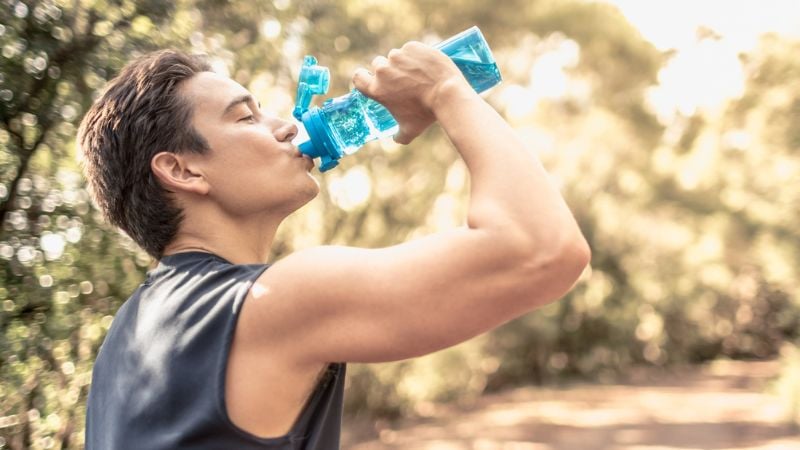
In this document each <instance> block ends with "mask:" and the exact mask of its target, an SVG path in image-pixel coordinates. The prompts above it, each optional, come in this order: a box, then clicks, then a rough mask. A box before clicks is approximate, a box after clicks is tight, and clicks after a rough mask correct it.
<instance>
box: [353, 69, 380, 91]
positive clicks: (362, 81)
mask: <svg viewBox="0 0 800 450" xmlns="http://www.w3.org/2000/svg"><path fill="white" fill-rule="evenodd" d="M374 79H375V75H373V74H371V73H370V72H369V71H368V70H367V69H365V68H363V67H359V68H358V69H356V72H355V73H354V74H353V86H355V88H356V89H358V90H359V91H361V92H363V93H364V94H366V95H367V96H369V95H370V94H371V93H372V90H371V87H372V81H373V80H374Z"/></svg>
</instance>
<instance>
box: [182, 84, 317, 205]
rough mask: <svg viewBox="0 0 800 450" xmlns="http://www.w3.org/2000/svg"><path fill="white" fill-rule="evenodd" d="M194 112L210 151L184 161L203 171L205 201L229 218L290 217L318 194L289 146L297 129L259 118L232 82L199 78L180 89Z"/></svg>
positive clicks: (304, 163) (307, 165)
mask: <svg viewBox="0 0 800 450" xmlns="http://www.w3.org/2000/svg"><path fill="white" fill-rule="evenodd" d="M181 94H182V95H184V96H185V97H186V98H187V99H188V100H189V101H190V102H191V104H192V106H193V108H194V117H193V118H192V123H193V125H194V128H195V130H197V132H198V133H200V134H201V135H202V136H203V137H204V138H205V139H206V141H207V142H208V145H209V146H210V147H211V151H209V152H207V153H206V154H204V155H186V154H184V155H186V156H187V157H189V158H192V159H193V160H194V162H195V164H198V165H199V167H201V170H202V172H203V174H204V176H205V177H206V180H207V181H208V183H209V184H210V186H211V189H210V192H209V196H210V198H211V199H213V200H214V201H215V202H216V203H217V204H218V205H219V206H220V207H221V208H223V209H224V210H225V211H226V212H227V213H229V214H231V215H233V216H245V215H249V214H253V213H261V212H269V213H278V214H289V213H291V212H292V211H294V210H296V209H298V208H299V207H301V206H302V205H304V204H305V203H307V202H308V201H309V200H311V199H312V198H314V197H315V196H316V195H317V194H318V193H319V184H318V183H317V181H316V180H315V179H314V178H313V177H312V176H311V174H310V173H309V170H311V168H313V162H312V161H311V159H309V158H307V157H303V156H302V154H301V153H300V152H299V151H298V150H297V148H296V147H295V146H294V145H292V143H291V140H292V138H293V137H294V136H295V135H296V134H297V127H296V126H295V125H294V124H293V123H291V122H287V121H285V120H282V119H279V118H277V117H274V116H271V115H268V114H266V113H263V112H262V111H261V110H260V108H259V106H258V103H257V101H256V100H255V99H254V98H253V97H252V96H251V95H250V93H249V92H248V91H247V90H246V89H245V88H244V87H242V86H241V85H239V84H238V83H236V82H235V81H233V80H231V79H230V78H227V77H224V76H221V75H218V74H215V73H212V72H201V73H199V74H196V75H194V76H193V77H192V78H190V79H189V80H187V81H186V82H184V84H183V85H182V86H181Z"/></svg>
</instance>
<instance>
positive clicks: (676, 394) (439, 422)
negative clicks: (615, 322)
mask: <svg viewBox="0 0 800 450" xmlns="http://www.w3.org/2000/svg"><path fill="white" fill-rule="evenodd" d="M776 371H777V365H776V364H775V363H769V362H751V363H742V362H725V363H715V364H713V365H711V366H706V367H702V368H694V369H687V370H684V371H679V372H676V373H673V374H670V375H669V376H667V375H665V374H663V373H656V372H644V373H641V374H638V375H637V376H634V377H632V378H634V380H632V381H631V382H630V383H626V384H619V385H585V384H584V385H576V386H572V387H567V388H563V389H552V388H548V389H541V388H521V389H515V390H511V391H508V392H504V393H500V394H496V395H490V396H486V397H484V398H481V399H480V400H479V401H478V402H477V403H476V404H475V405H473V406H472V407H470V408H454V407H444V406H437V407H434V408H432V410H431V414H430V417H427V418H424V419H415V420H408V421H403V422H400V423H397V424H382V425H379V426H374V425H367V424H363V423H361V424H359V423H349V424H345V431H344V439H343V445H342V448H343V449H352V450H385V449H403V450H411V449H414V450H696V449H713V450H722V449H735V450H756V449H758V450H800V432H799V431H798V430H797V429H795V428H792V427H791V426H789V425H787V424H786V422H785V419H784V418H785V411H784V407H783V405H782V403H781V402H780V399H778V398H776V397H774V396H771V395H769V394H766V393H764V392H765V390H766V387H767V385H768V383H769V380H770V378H771V377H772V376H773V375H774V374H775V373H776Z"/></svg>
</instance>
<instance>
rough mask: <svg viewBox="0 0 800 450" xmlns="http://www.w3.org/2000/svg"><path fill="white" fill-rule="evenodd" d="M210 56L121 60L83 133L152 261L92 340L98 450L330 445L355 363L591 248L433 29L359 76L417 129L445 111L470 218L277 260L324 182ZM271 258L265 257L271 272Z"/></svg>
mask: <svg viewBox="0 0 800 450" xmlns="http://www.w3.org/2000/svg"><path fill="white" fill-rule="evenodd" d="M208 69H209V68H208V66H207V65H205V64H204V63H203V62H202V61H200V60H198V59H196V58H193V57H189V56H186V55H183V54H181V53H177V52H172V51H164V52H159V53H155V54H151V55H148V56H146V57H144V58H142V59H140V60H138V61H135V62H134V63H132V64H131V65H129V66H128V67H126V68H125V69H124V70H123V71H122V72H121V74H120V75H119V76H118V77H117V78H116V79H115V80H113V81H112V82H111V83H110V85H109V87H108V89H107V90H106V92H105V93H104V94H103V96H102V97H101V98H100V99H99V100H98V101H97V102H96V104H95V105H94V106H93V107H92V109H91V110H90V111H89V112H88V113H87V115H86V117H85V118H84V120H83V123H82V125H81V129H80V131H79V143H80V147H81V149H82V152H83V155H84V161H85V168H86V173H87V177H88V179H89V182H90V186H91V189H92V192H93V195H94V197H95V199H96V201H97V204H98V205H99V207H100V208H101V209H102V210H103V212H104V213H105V215H106V217H107V218H108V219H109V220H110V221H111V223H113V224H115V225H117V226H119V227H120V228H122V230H124V231H125V232H126V233H128V234H129V235H130V236H131V237H132V238H133V239H134V240H135V241H136V242H137V243H138V244H139V245H141V246H142V247H143V248H144V249H145V250H147V251H148V252H149V253H150V254H151V255H152V256H153V257H155V258H156V259H158V260H159V265H158V267H157V268H155V269H154V270H152V271H151V272H149V273H148V277H147V279H146V280H145V282H144V283H143V284H142V286H140V287H139V289H138V290H137V291H136V292H135V293H134V294H133V295H132V296H131V298H130V299H129V300H128V301H127V302H126V303H125V304H124V305H123V306H122V308H121V309H120V311H119V312H118V314H117V316H116V318H115V319H114V323H113V325H112V327H111V329H110V330H109V333H108V336H107V338H106V340H105V341H104V344H103V347H102V349H101V351H100V353H99V355H98V358H97V361H96V364H95V370H94V374H93V384H92V388H91V391H90V395H89V402H88V412H87V431H86V442H87V448H88V449H124V448H131V449H148V450H155V449H176V448H181V449H184V448H185V449H189V448H191V449H261V448H270V449H337V448H339V429H340V424H341V407H342V391H343V378H344V368H345V365H344V363H346V362H382V361H394V360H400V359H405V358H411V357H415V356H420V355H424V354H427V353H431V352H434V351H437V350H439V349H443V348H446V347H449V346H452V345H454V344H457V343H459V342H462V341H464V340H467V339H469V338H471V337H473V336H476V335H478V334H480V333H483V332H485V331H487V330H490V329H492V328H494V327H496V326H498V325H500V324H502V323H504V322H506V321H508V320H510V319H512V318H514V317H517V316H519V315H522V314H524V313H525V312H527V311H530V310H532V309H535V308H537V307H539V306H541V305H544V304H546V303H548V302H551V301H553V300H555V299H557V298H559V297H561V296H563V295H564V294H565V293H566V292H567V291H568V290H569V289H570V288H571V287H572V285H573V283H574V282H575V280H576V279H577V278H578V276H579V275H580V273H581V272H582V270H583V268H584V267H585V266H586V264H587V263H588V261H589V253H590V252H589V248H588V246H587V244H586V242H585V240H584V238H583V236H582V235H581V232H580V230H579V229H578V226H577V225H576V223H575V221H574V219H573V217H572V215H571V214H570V211H569V209H568V208H567V206H566V204H565V202H564V201H563V199H562V198H561V196H560V194H559V192H558V190H557V188H556V187H555V186H553V184H552V183H551V182H550V180H549V179H548V175H547V173H546V172H545V170H544V169H543V168H542V166H541V164H540V163H539V161H538V160H537V158H536V157H535V156H534V154H533V153H532V152H530V151H529V150H528V149H526V146H525V144H524V143H523V142H522V141H521V140H520V138H519V137H518V136H517V135H516V133H515V132H514V130H513V129H511V127H510V126H509V125H508V124H507V123H506V122H505V121H504V120H503V119H502V118H501V117H500V116H499V115H498V114H497V113H496V112H495V111H494V110H493V109H492V108H491V107H490V106H489V105H488V104H487V103H485V102H484V101H483V100H482V99H481V98H480V97H479V96H478V95H477V94H476V93H475V92H474V91H473V90H472V88H471V87H470V86H469V84H468V83H467V82H466V81H465V79H464V78H463V76H462V75H461V73H460V72H459V71H458V69H457V68H456V66H455V65H454V64H453V63H452V62H451V61H450V60H449V59H448V58H447V57H446V56H444V54H442V53H440V52H439V51H437V50H434V49H432V48H430V47H428V46H425V45H423V44H420V43H413V42H412V43H408V44H406V45H404V46H403V47H402V49H394V50H392V51H391V52H389V54H388V57H386V58H385V57H377V58H375V60H374V61H373V62H372V70H371V72H368V71H367V70H365V69H361V70H358V71H357V72H356V73H355V75H354V77H353V83H354V84H355V86H356V88H358V89H359V90H361V91H362V92H364V94H366V95H367V96H369V97H371V98H374V99H375V100H377V101H379V102H381V103H382V104H384V105H385V106H386V107H387V108H388V109H389V110H390V111H391V112H392V114H393V115H394V117H395V118H396V119H397V121H398V123H399V124H400V132H399V133H398V135H397V136H396V137H395V140H397V141H398V142H400V143H403V144H407V143H409V142H411V141H412V140H413V139H414V138H415V137H417V136H418V135H419V134H420V133H422V132H423V131H424V130H425V129H426V128H427V127H428V126H429V125H431V124H432V123H433V122H434V121H438V122H439V124H440V125H441V127H442V128H443V129H444V131H445V132H446V133H447V135H448V136H449V138H450V140H451V141H452V143H453V145H454V146H455V148H456V150H457V151H458V152H459V153H460V155H461V156H462V158H463V159H464V162H465V163H466V165H467V167H468V169H469V172H470V175H471V180H472V185H471V186H472V187H471V199H470V204H469V213H468V216H467V218H466V226H465V227H463V228H459V229H454V230H447V231H442V232H440V233H437V234H434V235H430V236H427V237H425V238H422V239H418V240H413V241H410V242H406V243H403V244H400V245H396V246H393V247H389V248H382V249H360V248H350V247H340V246H322V247H316V248H311V249H308V250H303V251H299V252H296V253H294V254H292V255H290V256H287V257H285V258H283V259H282V260H280V261H277V262H275V263H274V264H272V265H270V266H269V268H268V269H267V265H266V262H267V259H268V255H269V251H270V246H271V245H272V241H273V237H274V235H275V232H276V229H277V228H278V225H279V224H280V223H281V221H282V220H283V219H284V218H286V217H287V216H288V215H289V214H291V213H292V212H294V211H296V210H297V209H298V208H300V207H301V206H303V205H304V204H305V203H307V202H308V201H310V200H311V199H313V198H314V197H315V196H316V195H317V193H318V190H319V186H318V184H317V182H316V181H315V179H314V178H313V177H312V176H311V175H310V174H309V171H310V170H311V169H312V167H313V163H312V161H311V160H310V159H308V158H307V157H304V156H302V155H301V154H300V153H299V152H298V150H297V148H296V147H294V146H293V145H292V144H291V140H292V138H293V137H294V136H295V134H296V131H297V130H296V128H295V126H294V125H293V124H292V123H290V122H287V121H284V120H282V119H279V118H276V117H273V116H271V115H268V114H267V113H265V112H263V111H261V110H260V108H259V105H258V103H257V102H256V100H255V99H254V98H253V97H252V96H251V95H250V94H249V93H248V92H247V90H246V89H245V88H243V87H242V86H240V85H239V84H237V83H236V82H234V81H232V80H231V79H229V78H226V77H223V76H221V75H218V74H215V73H212V72H210V71H208ZM265 269H267V270H265Z"/></svg>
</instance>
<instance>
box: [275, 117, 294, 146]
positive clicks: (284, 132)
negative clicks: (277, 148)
mask: <svg viewBox="0 0 800 450" xmlns="http://www.w3.org/2000/svg"><path fill="white" fill-rule="evenodd" d="M295 136H297V125H295V124H294V123H292V122H288V121H286V120H281V119H278V125H277V128H276V129H275V139H277V140H279V141H281V142H286V141H291V140H292V139H294V137H295Z"/></svg>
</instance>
